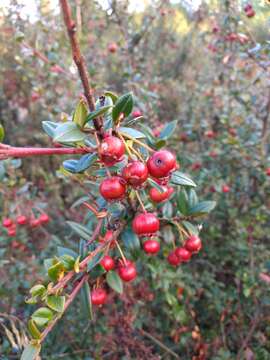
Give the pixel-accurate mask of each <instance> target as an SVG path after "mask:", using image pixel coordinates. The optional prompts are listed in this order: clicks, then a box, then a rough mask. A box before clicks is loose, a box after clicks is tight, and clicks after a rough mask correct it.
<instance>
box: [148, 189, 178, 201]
mask: <svg viewBox="0 0 270 360" xmlns="http://www.w3.org/2000/svg"><path fill="white" fill-rule="evenodd" d="M162 190H163V191H160V190H158V189H156V188H154V187H153V188H151V189H150V191H149V197H150V199H151V200H152V201H153V202H155V203H160V202H162V201H165V200H167V199H168V198H169V197H170V196H171V194H172V193H173V188H172V187H168V186H162Z"/></svg>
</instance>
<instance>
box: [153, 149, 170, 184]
mask: <svg viewBox="0 0 270 360" xmlns="http://www.w3.org/2000/svg"><path fill="white" fill-rule="evenodd" d="M147 167H148V171H149V173H150V175H151V176H153V177H154V178H157V179H159V178H163V177H167V176H169V175H170V173H171V172H172V171H174V170H175V168H176V159H175V155H174V154H173V153H171V152H170V151H168V150H160V151H156V152H154V154H153V155H152V156H150V158H149V159H148V161H147Z"/></svg>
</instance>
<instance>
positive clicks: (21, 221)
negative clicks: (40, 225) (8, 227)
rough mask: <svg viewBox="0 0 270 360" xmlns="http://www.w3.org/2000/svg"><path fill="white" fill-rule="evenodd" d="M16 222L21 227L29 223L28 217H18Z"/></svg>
mask: <svg viewBox="0 0 270 360" xmlns="http://www.w3.org/2000/svg"><path fill="white" fill-rule="evenodd" d="M16 221H17V224H19V225H25V224H26V223H27V217H26V216H24V215H20V216H18V217H17V219H16Z"/></svg>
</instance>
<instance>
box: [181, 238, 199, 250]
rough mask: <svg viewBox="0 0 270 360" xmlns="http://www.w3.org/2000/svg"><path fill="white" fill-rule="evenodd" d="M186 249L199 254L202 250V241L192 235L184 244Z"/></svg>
mask: <svg viewBox="0 0 270 360" xmlns="http://www.w3.org/2000/svg"><path fill="white" fill-rule="evenodd" d="M184 247H185V249H187V250H188V251H190V252H191V253H197V252H199V251H200V250H201V248H202V242H201V239H200V238H199V237H198V236H197V235H191V236H190V237H189V238H188V239H187V240H186V242H185V244H184Z"/></svg>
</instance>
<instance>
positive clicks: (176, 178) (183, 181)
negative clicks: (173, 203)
mask: <svg viewBox="0 0 270 360" xmlns="http://www.w3.org/2000/svg"><path fill="white" fill-rule="evenodd" d="M171 182H172V183H173V184H175V185H182V186H193V187H196V184H195V183H194V181H193V180H191V179H190V178H189V177H188V176H187V175H186V174H184V173H182V172H180V171H175V172H174V173H173V174H172V177H171Z"/></svg>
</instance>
